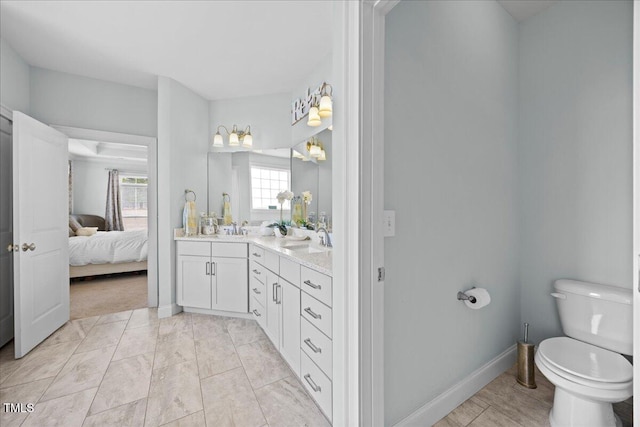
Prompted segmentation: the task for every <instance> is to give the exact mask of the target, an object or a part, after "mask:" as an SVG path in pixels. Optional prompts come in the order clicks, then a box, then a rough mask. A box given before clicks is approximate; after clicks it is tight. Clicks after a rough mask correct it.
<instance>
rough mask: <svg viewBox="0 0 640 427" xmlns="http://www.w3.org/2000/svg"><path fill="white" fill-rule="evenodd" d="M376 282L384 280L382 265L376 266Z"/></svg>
mask: <svg viewBox="0 0 640 427" xmlns="http://www.w3.org/2000/svg"><path fill="white" fill-rule="evenodd" d="M378 282H384V267H378Z"/></svg>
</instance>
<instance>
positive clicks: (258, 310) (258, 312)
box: [249, 297, 267, 328]
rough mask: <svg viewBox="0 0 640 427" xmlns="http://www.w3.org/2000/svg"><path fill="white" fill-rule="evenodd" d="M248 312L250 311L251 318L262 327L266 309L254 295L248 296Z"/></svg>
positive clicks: (264, 321)
mask: <svg viewBox="0 0 640 427" xmlns="http://www.w3.org/2000/svg"><path fill="white" fill-rule="evenodd" d="M249 312H251V315H252V316H253V319H254V320H255V321H256V322H258V324H259V325H260V326H261V327H262V328H264V325H265V323H266V317H265V316H266V315H267V310H265V309H264V306H263V305H262V304H260V302H259V301H258V300H257V299H255V298H254V297H251V298H249Z"/></svg>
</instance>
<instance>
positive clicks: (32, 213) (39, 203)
mask: <svg viewBox="0 0 640 427" xmlns="http://www.w3.org/2000/svg"><path fill="white" fill-rule="evenodd" d="M67 144H68V142H67V137H66V136H65V135H63V134H62V133H60V132H58V131H57V130H55V129H53V128H51V127H49V126H47V125H45V124H43V123H40V122H38V121H37V120H34V119H32V118H31V117H29V116H27V115H25V114H22V113H19V112H14V113H13V243H14V244H17V245H18V246H19V251H18V252H14V255H13V274H14V309H15V349H16V357H22V356H24V355H25V354H27V353H28V352H29V351H30V350H31V349H32V348H33V347H35V346H36V345H38V344H39V343H40V342H42V341H43V340H44V339H45V338H47V337H48V336H49V335H50V334H51V333H52V332H54V331H55V330H56V329H58V328H59V327H60V326H62V325H64V324H65V323H66V322H67V320H69V241H68V239H69V233H68V230H67V227H68V222H69V220H68V206H69V205H68V197H69V189H68V183H67V177H68V169H67V168H68V164H67V161H68V151H67V150H68V145H67ZM65 225H67V227H65Z"/></svg>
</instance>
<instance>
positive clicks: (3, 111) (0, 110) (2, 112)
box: [0, 104, 13, 122]
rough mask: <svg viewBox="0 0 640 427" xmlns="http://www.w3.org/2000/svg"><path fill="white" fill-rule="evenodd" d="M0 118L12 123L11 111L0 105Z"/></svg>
mask: <svg viewBox="0 0 640 427" xmlns="http://www.w3.org/2000/svg"><path fill="white" fill-rule="evenodd" d="M0 116H2V117H5V118H7V119H9V120H11V121H12V122H13V110H11V109H10V108H9V107H5V106H4V105H2V104H0Z"/></svg>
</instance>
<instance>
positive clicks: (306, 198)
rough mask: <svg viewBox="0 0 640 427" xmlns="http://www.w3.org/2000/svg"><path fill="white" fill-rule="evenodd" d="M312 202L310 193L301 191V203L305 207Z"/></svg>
mask: <svg viewBox="0 0 640 427" xmlns="http://www.w3.org/2000/svg"><path fill="white" fill-rule="evenodd" d="M312 200H313V196H312V195H311V191H303V192H302V201H303V202H304V203H305V205H308V204H309V203H311V201H312Z"/></svg>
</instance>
